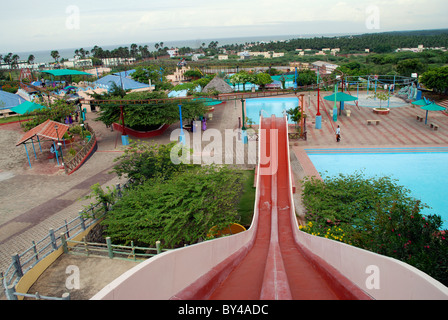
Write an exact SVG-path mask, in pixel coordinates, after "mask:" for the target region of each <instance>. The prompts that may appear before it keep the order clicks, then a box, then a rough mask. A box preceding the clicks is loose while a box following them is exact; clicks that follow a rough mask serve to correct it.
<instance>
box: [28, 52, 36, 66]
mask: <svg viewBox="0 0 448 320" xmlns="http://www.w3.org/2000/svg"><path fill="white" fill-rule="evenodd" d="M34 59H35V57H34V55H32V54H30V56H29V57H28V64H33V62H34Z"/></svg>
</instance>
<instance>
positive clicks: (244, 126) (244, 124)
mask: <svg viewBox="0 0 448 320" xmlns="http://www.w3.org/2000/svg"><path fill="white" fill-rule="evenodd" d="M241 111H242V112H243V118H242V120H243V126H242V128H241V129H242V130H246V117H245V115H244V99H241Z"/></svg>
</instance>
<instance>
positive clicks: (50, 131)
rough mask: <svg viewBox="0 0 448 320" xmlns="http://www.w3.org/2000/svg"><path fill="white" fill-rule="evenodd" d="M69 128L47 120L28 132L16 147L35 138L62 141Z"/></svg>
mask: <svg viewBox="0 0 448 320" xmlns="http://www.w3.org/2000/svg"><path fill="white" fill-rule="evenodd" d="M68 128H69V126H68V125H66V124H63V123H60V122H56V121H52V120H47V121H45V122H44V123H41V124H40V125H38V126H37V127H34V128H33V129H31V130H29V131H27V132H26V133H25V135H24V136H23V137H22V138H21V139H20V140H19V142H17V143H16V146H18V145H21V144H22V143H26V142H27V141H28V140H30V139H33V138H34V137H40V138H46V139H50V140H54V141H59V140H61V139H62V136H63V135H64V133H66V132H67V130H68Z"/></svg>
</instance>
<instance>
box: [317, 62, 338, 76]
mask: <svg viewBox="0 0 448 320" xmlns="http://www.w3.org/2000/svg"><path fill="white" fill-rule="evenodd" d="M312 66H313V67H314V68H315V69H316V70H319V73H320V74H331V73H332V72H333V71H334V70H336V68H337V67H339V66H338V65H337V64H332V63H328V62H326V61H316V62H313V63H312Z"/></svg>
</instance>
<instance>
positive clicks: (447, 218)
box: [307, 148, 448, 228]
mask: <svg viewBox="0 0 448 320" xmlns="http://www.w3.org/2000/svg"><path fill="white" fill-rule="evenodd" d="M445 149H446V148H444V150H445ZM321 152H325V151H323V150H321V151H319V152H318V153H316V151H312V150H311V151H307V153H308V157H309V158H310V160H311V161H312V162H313V164H314V166H315V167H316V169H317V171H318V172H319V173H320V175H321V176H322V178H326V177H331V176H337V175H339V174H340V173H342V174H352V173H354V172H363V173H364V174H365V176H366V177H374V176H390V177H391V178H393V179H396V180H397V184H399V185H402V186H404V187H405V188H407V189H409V190H410V195H411V196H413V197H415V198H416V199H420V200H421V201H422V202H423V203H426V204H427V205H428V206H430V207H431V208H429V209H426V208H425V209H424V210H423V211H422V213H423V214H426V215H428V214H437V215H440V216H441V217H442V220H443V226H442V228H448V196H447V194H446V191H447V189H446V186H447V181H448V165H447V163H448V152H397V153H321Z"/></svg>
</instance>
